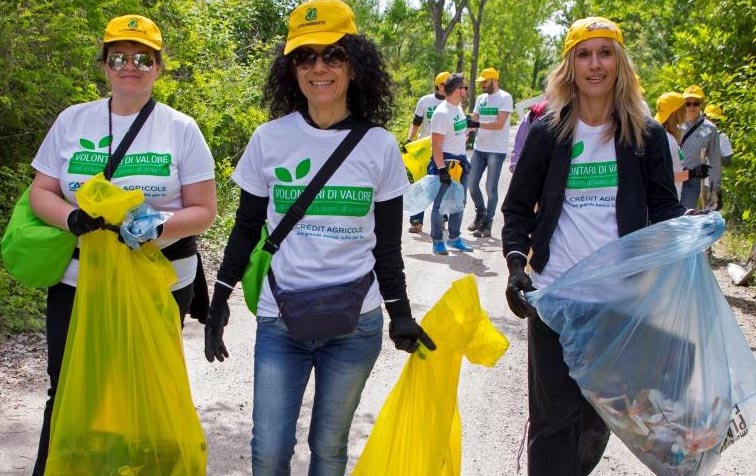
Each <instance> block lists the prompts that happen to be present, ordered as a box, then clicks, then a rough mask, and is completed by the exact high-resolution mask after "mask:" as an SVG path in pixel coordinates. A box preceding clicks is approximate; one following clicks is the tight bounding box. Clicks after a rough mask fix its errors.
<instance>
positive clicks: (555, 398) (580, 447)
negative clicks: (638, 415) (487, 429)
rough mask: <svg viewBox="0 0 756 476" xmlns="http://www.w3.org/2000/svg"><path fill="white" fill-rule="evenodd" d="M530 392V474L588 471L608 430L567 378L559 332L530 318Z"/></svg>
mask: <svg viewBox="0 0 756 476" xmlns="http://www.w3.org/2000/svg"><path fill="white" fill-rule="evenodd" d="M528 394H529V395H528V404H529V411H530V430H529V433H528V475H529V476H586V475H588V474H590V473H591V471H592V470H593V469H594V468H595V467H596V465H597V464H598V463H599V461H601V456H602V455H603V454H604V449H605V448H606V444H607V443H608V442H609V435H610V431H609V429H608V428H607V426H606V424H605V423H604V422H603V420H601V417H599V416H598V414H597V413H596V411H595V410H594V409H593V407H591V405H590V404H589V403H588V401H587V400H586V399H585V398H584V397H583V395H582V394H581V393H580V388H579V387H578V385H577V383H575V381H574V380H573V379H572V378H571V377H570V375H569V372H568V369H567V365H566V364H565V363H564V360H563V359H562V346H561V345H560V344H559V335H558V334H557V333H555V332H554V331H552V330H551V329H550V328H549V327H548V326H547V325H546V324H545V323H544V322H543V321H542V320H541V319H540V318H535V319H533V318H531V319H529V320H528Z"/></svg>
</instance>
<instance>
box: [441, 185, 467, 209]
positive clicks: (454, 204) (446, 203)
mask: <svg viewBox="0 0 756 476" xmlns="http://www.w3.org/2000/svg"><path fill="white" fill-rule="evenodd" d="M464 209H465V188H464V187H463V186H462V184H461V183H459V182H456V181H454V180H452V183H451V185H449V188H447V189H446V191H445V192H444V196H443V197H441V203H440V204H439V206H438V212H439V213H440V214H442V215H450V214H452V213H459V212H461V211H463V210H464Z"/></svg>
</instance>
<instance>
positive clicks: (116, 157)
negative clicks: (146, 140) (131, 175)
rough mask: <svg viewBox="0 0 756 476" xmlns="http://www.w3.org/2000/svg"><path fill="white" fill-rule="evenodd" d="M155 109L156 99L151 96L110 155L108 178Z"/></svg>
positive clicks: (106, 176)
mask: <svg viewBox="0 0 756 476" xmlns="http://www.w3.org/2000/svg"><path fill="white" fill-rule="evenodd" d="M153 109H155V100H154V99H152V98H150V100H149V101H147V104H145V105H144V106H142V109H141V110H140V111H139V115H138V116H137V117H136V119H134V122H133V123H132V124H131V127H129V130H128V132H126V135H125V136H123V140H122V141H121V143H120V144H118V148H117V149H116V151H115V152H114V153H113V155H112V156H111V157H110V159H108V163H107V164H105V170H104V175H105V179H106V180H110V179H111V178H113V174H114V173H115V171H116V169H117V168H118V164H120V163H121V159H123V156H124V155H126V151H127V150H129V147H130V146H131V143H132V142H134V138H135V137H136V135H137V134H138V133H139V130H140V129H141V128H142V126H143V125H144V122H145V121H146V120H147V118H148V117H149V115H150V114H151V113H152V110H153ZM108 112H110V103H108ZM110 140H113V138H112V137H111V138H110Z"/></svg>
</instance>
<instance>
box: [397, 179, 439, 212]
mask: <svg viewBox="0 0 756 476" xmlns="http://www.w3.org/2000/svg"><path fill="white" fill-rule="evenodd" d="M440 189H441V181H440V180H439V178H438V175H426V176H424V177H423V178H421V179H420V180H418V181H416V182H415V183H413V184H412V185H410V186H409V188H408V189H407V191H406V192H404V200H403V203H404V205H403V206H404V211H405V212H407V213H409V214H410V215H417V214H418V213H420V212H422V211H424V210H425V209H426V208H428V206H429V205H430V204H431V203H433V200H435V199H436V195H438V191H439V190H440Z"/></svg>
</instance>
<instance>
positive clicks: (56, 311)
mask: <svg viewBox="0 0 756 476" xmlns="http://www.w3.org/2000/svg"><path fill="white" fill-rule="evenodd" d="M171 294H173V298H174V299H175V300H176V303H177V304H178V307H179V316H180V318H181V327H184V316H185V315H186V313H187V312H189V304H191V302H192V297H193V296H194V285H193V284H190V285H189V286H186V287H184V288H181V289H179V290H177V291H173V292H172V293H171ZM75 295H76V288H75V287H73V286H69V285H67V284H63V283H58V284H56V285H55V286H53V287H51V288H49V289H48V290H47V311H46V313H45V319H46V328H47V374H48V375H49V376H50V389H49V390H47V395H48V396H49V397H50V398H48V400H47V403H46V404H45V411H44V414H43V416H42V431H41V433H40V435H39V450H38V451H37V462H36V464H35V465H34V471H33V472H32V476H43V475H44V473H45V464H46V463H47V452H48V450H49V446H50V423H51V420H52V411H53V405H54V403H55V392H56V391H57V389H58V377H60V367H61V365H62V364H63V352H64V350H65V348H66V336H67V335H68V326H69V325H70V324H71V311H72V310H73V303H74V296H75Z"/></svg>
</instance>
